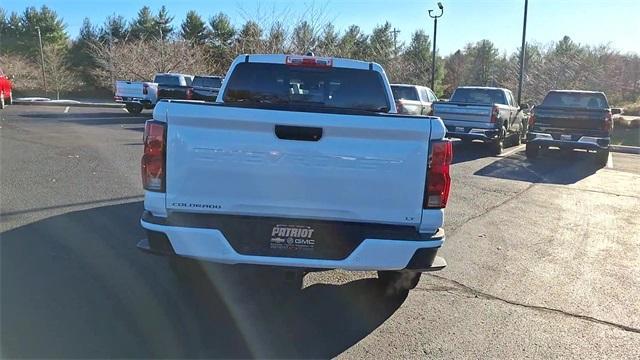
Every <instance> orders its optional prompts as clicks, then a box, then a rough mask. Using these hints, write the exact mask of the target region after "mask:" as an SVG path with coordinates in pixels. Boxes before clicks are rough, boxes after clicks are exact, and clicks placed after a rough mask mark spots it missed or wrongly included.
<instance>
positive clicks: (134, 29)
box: [129, 6, 164, 40]
mask: <svg viewBox="0 0 640 360" xmlns="http://www.w3.org/2000/svg"><path fill="white" fill-rule="evenodd" d="M156 25H157V24H156V19H155V17H154V16H153V14H152V13H151V8H149V7H148V6H143V7H142V8H141V9H140V10H138V16H137V17H136V19H135V20H133V22H131V24H130V26H129V36H130V37H131V38H132V39H134V40H138V39H147V40H148V39H152V38H158V37H159V36H160V29H159V28H158V27H157V26H156ZM163 36H164V35H163Z"/></svg>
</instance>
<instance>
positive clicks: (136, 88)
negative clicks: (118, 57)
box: [113, 73, 193, 114]
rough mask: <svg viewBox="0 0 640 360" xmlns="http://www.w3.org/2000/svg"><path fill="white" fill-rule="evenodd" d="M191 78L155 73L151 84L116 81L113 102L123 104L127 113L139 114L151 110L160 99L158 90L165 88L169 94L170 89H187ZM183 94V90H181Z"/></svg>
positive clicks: (182, 75) (188, 76)
mask: <svg viewBox="0 0 640 360" xmlns="http://www.w3.org/2000/svg"><path fill="white" fill-rule="evenodd" d="M191 80H193V76H191V75H184V74H174V73H157V74H156V75H155V76H154V77H153V81H152V82H148V81H127V80H118V81H116V93H115V96H114V97H113V99H114V100H115V102H118V103H124V104H125V107H126V109H127V111H128V112H130V113H132V114H139V113H140V112H142V110H143V109H153V107H154V106H155V105H156V102H158V100H159V99H160V98H161V96H159V94H158V88H162V87H165V89H164V90H165V96H166V95H167V94H166V93H167V92H168V93H170V91H171V89H167V88H171V87H183V88H186V87H189V86H190V85H191ZM182 92H184V90H182Z"/></svg>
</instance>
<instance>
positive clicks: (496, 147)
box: [491, 133, 504, 155]
mask: <svg viewBox="0 0 640 360" xmlns="http://www.w3.org/2000/svg"><path fill="white" fill-rule="evenodd" d="M503 151H504V133H503V134H502V135H500V137H499V138H498V139H497V140H494V141H493V142H492V143H491V152H492V153H493V155H500V154H502V152H503Z"/></svg>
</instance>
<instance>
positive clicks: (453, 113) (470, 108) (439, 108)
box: [433, 103, 493, 123]
mask: <svg viewBox="0 0 640 360" xmlns="http://www.w3.org/2000/svg"><path fill="white" fill-rule="evenodd" d="M433 109H434V110H433V115H434V116H438V117H440V118H442V120H443V121H445V122H446V121H466V122H478V123H489V122H491V111H492V110H493V107H492V106H491V105H471V104H452V103H447V104H434V106H433Z"/></svg>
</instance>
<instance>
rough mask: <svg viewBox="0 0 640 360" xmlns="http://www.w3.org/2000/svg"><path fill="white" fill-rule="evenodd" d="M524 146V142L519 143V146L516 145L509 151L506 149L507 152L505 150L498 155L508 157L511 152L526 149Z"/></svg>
mask: <svg viewBox="0 0 640 360" xmlns="http://www.w3.org/2000/svg"><path fill="white" fill-rule="evenodd" d="M524 147H525V145H524V144H522V145H519V146H516V147H514V148H513V149H510V150H509V151H505V152H503V153H502V154H500V155H498V157H507V156H509V155H511V154H513V153H516V152H518V151H520V150H522V149H524Z"/></svg>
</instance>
